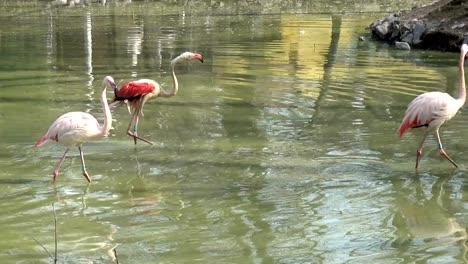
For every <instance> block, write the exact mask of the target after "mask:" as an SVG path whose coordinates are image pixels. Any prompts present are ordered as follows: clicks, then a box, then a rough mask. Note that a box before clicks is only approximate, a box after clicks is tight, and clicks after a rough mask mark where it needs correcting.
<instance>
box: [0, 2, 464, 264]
mask: <svg viewBox="0 0 468 264" xmlns="http://www.w3.org/2000/svg"><path fill="white" fill-rule="evenodd" d="M220 3H221V2H220ZM319 3H321V5H320V6H319V8H321V9H314V8H315V7H314V6H304V7H300V6H286V7H282V8H283V9H281V8H276V7H274V6H273V7H265V9H255V8H253V9H248V8H245V6H243V5H241V4H239V5H237V6H236V5H234V7H232V6H228V8H226V7H222V6H220V5H221V4H219V5H215V4H213V6H210V8H209V9H205V8H207V7H206V6H201V7H198V8H199V9H197V8H196V7H194V6H193V5H191V2H189V3H188V4H187V5H185V6H184V5H183V4H182V3H181V4H175V5H170V4H168V5H163V4H161V3H159V2H156V3H139V2H136V3H131V4H128V5H123V4H122V3H119V2H116V3H109V4H107V5H99V4H97V3H91V4H89V5H88V6H80V5H77V6H75V7H64V6H60V5H54V4H49V5H47V6H43V5H44V3H41V2H38V3H37V5H34V4H32V5H24V6H15V5H13V4H11V5H10V6H6V7H5V9H4V11H2V12H3V16H1V17H0V22H1V23H0V51H1V54H2V59H1V60H0V91H1V94H0V116H1V118H0V135H1V136H2V141H1V142H0V147H1V149H2V152H1V153H0V165H1V167H2V170H1V172H0V213H1V215H2V217H1V220H0V226H1V227H2V231H1V237H2V239H1V241H0V259H2V263H3V262H4V263H38V261H40V262H41V263H50V262H51V260H50V258H48V256H47V254H46V253H45V251H44V250H43V249H42V248H41V246H39V245H38V244H37V243H36V242H35V241H34V239H36V240H38V241H40V242H41V243H42V244H43V245H44V246H45V247H46V248H48V249H49V250H50V251H51V252H53V248H54V216H53V215H54V214H53V209H52V204H55V208H56V213H57V221H58V222H57V235H58V256H59V262H61V263H112V261H113V257H114V254H113V253H112V252H111V250H112V249H113V248H114V247H115V246H117V252H118V258H119V261H120V263H344V262H345V263H412V262H421V263H426V262H430V263H464V262H466V260H467V258H468V256H467V255H468V254H467V233H466V226H467V223H468V217H467V213H466V212H467V210H466V209H467V208H468V203H467V200H466V197H467V191H466V190H467V188H466V185H467V183H468V182H467V180H466V179H467V175H466V174H467V173H466V172H467V170H466V168H467V165H465V164H468V157H467V155H465V154H467V151H466V150H467V149H468V143H466V142H465V140H464V139H465V138H467V136H468V125H467V124H468V123H467V122H466V113H463V112H462V113H460V114H459V115H457V117H456V118H454V120H452V121H451V122H450V123H449V124H448V125H447V126H446V127H444V128H443V130H442V137H443V140H444V142H445V147H446V149H447V152H448V153H450V154H451V155H452V157H453V158H454V159H455V160H456V161H457V162H458V163H459V164H460V165H461V168H460V169H454V168H452V167H451V166H452V165H451V164H450V163H448V162H447V161H445V160H443V159H442V158H441V157H440V156H439V155H438V152H437V149H436V142H435V140H434V139H432V138H431V139H430V140H428V141H427V143H426V145H425V149H424V151H425V152H424V156H423V158H422V163H421V170H420V172H419V173H415V171H414V161H415V151H416V147H417V144H418V142H419V140H420V135H418V134H408V135H407V136H406V135H405V137H404V138H403V139H401V140H400V139H399V138H398V136H397V135H396V129H397V128H398V126H399V122H400V121H401V119H402V117H403V114H404V111H405V108H406V105H407V104H408V102H409V101H411V99H412V98H413V97H414V96H416V95H417V94H420V93H422V92H426V91H432V90H441V91H447V92H449V93H451V94H457V89H458V85H459V84H458V82H457V80H458V79H457V76H458V75H457V74H458V71H457V67H456V65H457V60H458V55H457V54H451V53H439V52H429V51H416V50H413V51H411V52H408V51H399V50H394V49H392V48H389V47H388V46H387V45H385V44H382V43H375V42H372V41H361V40H359V37H360V36H363V35H366V34H367V30H366V26H367V25H368V24H369V23H371V22H373V21H374V20H375V19H377V18H379V17H381V16H382V15H383V14H384V13H382V12H383V11H389V10H394V8H396V7H399V6H398V4H399V3H398V2H397V1H395V2H393V3H391V4H389V5H388V6H385V5H384V6H379V5H374V4H367V5H357V4H349V6H348V5H344V4H340V3H338V2H337V3H334V2H332V4H331V5H328V4H325V3H322V2H319ZM203 5H207V4H205V3H203ZM402 8H403V7H402ZM249 10H250V11H249ZM262 10H263V11H262ZM337 10H338V11H341V12H337ZM186 50H190V51H195V52H199V53H201V54H203V56H204V58H205V63H203V64H200V63H197V62H193V63H190V64H186V65H180V66H178V67H177V70H176V71H177V75H178V77H179V84H180V90H179V93H178V94H177V96H175V97H172V98H168V99H166V98H158V99H154V100H151V101H149V102H148V103H147V104H146V106H145V109H144V113H145V116H144V117H143V118H142V120H141V124H140V128H139V129H140V134H141V135H142V136H144V137H146V138H148V139H150V140H152V141H153V142H155V145H153V146H150V145H147V144H144V143H142V142H139V143H138V145H137V146H135V145H134V144H133V140H132V139H131V138H129V137H128V136H126V135H125V131H126V128H127V125H128V121H129V116H128V113H127V112H126V109H125V108H124V107H122V108H116V109H113V111H112V112H113V118H114V123H113V129H112V130H111V133H110V135H109V137H108V138H106V139H103V140H101V141H97V142H91V143H87V144H85V145H84V147H83V148H84V151H85V155H86V161H87V167H88V171H89V173H90V176H91V178H92V179H93V181H94V182H93V183H91V184H90V185H88V184H87V183H86V181H85V179H84V178H83V177H82V176H81V171H80V170H81V165H80V159H79V155H78V151H77V150H76V149H73V150H72V151H71V154H70V158H68V159H67V160H66V161H65V163H64V165H63V168H62V171H61V174H60V176H59V178H58V181H57V182H56V184H52V171H53V169H54V167H55V165H56V162H57V160H58V159H59V157H60V156H61V155H62V153H63V151H64V147H63V146H60V145H55V146H54V145H51V146H48V147H44V148H40V149H38V150H35V149H34V148H33V145H34V143H35V142H36V141H37V140H38V139H39V137H40V136H41V135H42V134H43V133H45V131H46V130H47V128H48V126H49V125H50V124H51V123H52V122H53V121H54V120H55V119H56V118H57V117H58V116H60V115H61V114H63V113H65V112H68V111H86V112H89V113H91V114H93V115H95V116H96V117H97V118H98V119H99V120H102V117H103V114H102V110H101V106H100V102H99V89H100V84H101V80H102V78H103V77H104V76H106V75H112V76H113V77H114V78H115V79H116V81H117V82H118V83H120V84H123V83H124V82H125V81H129V80H134V79H138V78H151V79H155V80H158V81H159V82H160V83H161V84H162V85H163V87H164V88H165V89H170V88H171V86H172V80H171V77H170V71H169V62H170V60H171V59H172V58H174V57H175V56H177V55H178V54H180V53H181V52H183V51H186ZM108 96H109V97H111V96H112V93H111V92H109V93H108Z"/></svg>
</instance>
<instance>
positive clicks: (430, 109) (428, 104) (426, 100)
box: [398, 92, 464, 137]
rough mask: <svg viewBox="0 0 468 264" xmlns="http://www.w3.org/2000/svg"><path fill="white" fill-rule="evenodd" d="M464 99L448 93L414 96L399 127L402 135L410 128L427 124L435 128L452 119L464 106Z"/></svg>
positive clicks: (430, 128)
mask: <svg viewBox="0 0 468 264" xmlns="http://www.w3.org/2000/svg"><path fill="white" fill-rule="evenodd" d="M463 103H464V100H457V99H455V98H453V97H452V96H450V95H449V94H447V93H442V92H428V93H423V94H421V95H419V96H418V97H416V98H414V100H413V101H411V103H410V104H409V105H408V108H407V110H406V113H405V117H404V118H403V122H402V123H401V125H400V128H399V129H398V132H399V134H400V137H402V136H403V134H404V133H405V132H406V131H408V129H411V128H416V127H422V126H427V128H428V129H429V130H434V129H435V128H438V127H440V126H442V125H443V124H444V123H445V122H447V121H448V120H450V119H452V118H453V117H454V116H455V115H456V114H457V112H458V110H459V109H460V107H462V106H463Z"/></svg>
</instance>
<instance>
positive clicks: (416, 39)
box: [413, 23, 426, 45]
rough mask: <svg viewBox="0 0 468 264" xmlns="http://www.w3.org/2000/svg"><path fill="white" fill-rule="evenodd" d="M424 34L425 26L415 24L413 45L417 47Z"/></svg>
mask: <svg viewBox="0 0 468 264" xmlns="http://www.w3.org/2000/svg"><path fill="white" fill-rule="evenodd" d="M424 32H426V25H424V24H423V23H416V24H415V25H414V28H413V44H414V45H417V44H419V43H420V42H421V36H422V34H424Z"/></svg>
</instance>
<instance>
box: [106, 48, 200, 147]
mask: <svg viewBox="0 0 468 264" xmlns="http://www.w3.org/2000/svg"><path fill="white" fill-rule="evenodd" d="M191 60H198V61H200V62H202V63H203V56H202V55H200V54H198V53H192V52H188V51H186V52H184V53H182V54H180V55H179V56H177V57H176V58H175V59H173V60H172V61H171V71H172V79H173V88H172V91H164V90H163V89H162V88H161V85H159V84H158V83H157V82H156V81H154V80H151V79H140V80H137V81H130V82H127V83H124V84H123V85H122V87H121V88H120V89H117V88H115V89H114V99H113V100H112V102H111V104H110V106H111V107H113V106H116V105H120V104H126V105H127V108H128V112H129V113H130V115H131V118H130V123H129V124H128V128H127V135H129V136H131V137H133V140H134V142H135V144H136V143H137V139H139V140H141V141H144V142H146V143H148V144H150V145H152V144H153V143H152V142H151V141H149V140H147V139H145V138H142V137H140V136H138V122H139V119H140V115H143V106H144V105H145V103H146V101H148V99H150V98H151V97H157V96H161V97H171V96H174V95H176V94H177V91H178V89H179V83H178V82H177V77H176V75H175V72H174V68H175V65H176V64H178V63H181V62H187V61H191ZM130 108H132V109H133V113H132V111H131V110H130ZM132 125H133V131H132V130H131V128H132Z"/></svg>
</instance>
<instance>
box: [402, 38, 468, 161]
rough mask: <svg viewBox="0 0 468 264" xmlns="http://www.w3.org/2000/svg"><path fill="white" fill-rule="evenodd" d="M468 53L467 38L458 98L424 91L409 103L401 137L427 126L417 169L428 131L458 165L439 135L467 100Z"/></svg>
mask: <svg viewBox="0 0 468 264" xmlns="http://www.w3.org/2000/svg"><path fill="white" fill-rule="evenodd" d="M467 53H468V45H467V40H465V41H464V42H463V44H462V46H461V52H460V61H459V71H460V73H459V82H460V89H459V96H458V98H457V99H455V98H453V97H452V96H450V95H449V94H447V93H442V92H427V93H423V94H421V95H419V96H417V97H416V98H414V100H413V101H411V103H410V104H409V105H408V108H407V110H406V113H405V117H404V118H403V121H402V123H401V125H400V127H399V129H398V133H399V135H400V137H402V136H403V135H404V134H405V132H406V131H408V130H409V129H412V128H420V127H424V128H426V134H425V135H424V137H423V139H422V141H421V143H420V145H419V147H418V149H417V152H416V169H417V168H418V164H419V160H420V159H421V156H422V146H423V144H424V141H425V139H426V136H427V135H428V133H430V132H433V133H434V134H435V136H436V138H437V141H438V144H439V153H440V154H441V155H442V156H443V157H444V158H446V159H447V160H448V161H450V162H451V163H452V164H453V165H454V166H455V167H458V165H457V164H456V163H455V161H453V160H452V158H450V157H449V156H448V155H447V153H446V152H445V150H444V148H443V146H442V141H441V139H440V135H439V129H440V127H441V126H442V125H443V124H445V123H446V122H447V121H448V120H450V119H452V118H453V117H454V116H455V115H456V114H457V112H458V110H459V109H460V108H461V107H462V106H463V104H464V103H465V100H466V86H465V72H464V62H465V57H466V55H467Z"/></svg>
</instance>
